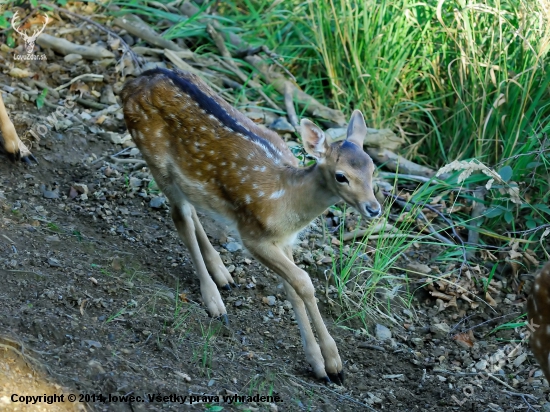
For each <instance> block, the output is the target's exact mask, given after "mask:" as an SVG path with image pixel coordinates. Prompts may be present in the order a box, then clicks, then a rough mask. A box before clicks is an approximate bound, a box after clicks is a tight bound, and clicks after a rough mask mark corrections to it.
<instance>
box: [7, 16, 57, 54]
mask: <svg viewBox="0 0 550 412" xmlns="http://www.w3.org/2000/svg"><path fill="white" fill-rule="evenodd" d="M44 20H45V21H44V25H43V26H42V28H41V29H40V30H34V32H33V34H32V36H29V35H28V34H27V32H26V31H20V30H19V29H20V28H21V27H22V25H21V24H20V25H19V27H15V26H16V24H17V23H16V21H17V12H15V14H14V15H13V18H12V19H11V27H13V30H15V31H16V32H17V33H19V34H20V35H21V36H23V40H25V50H26V51H27V54H31V53H32V52H33V50H34V45H35V42H36V39H37V38H38V36H40V34H41V33H42V32H43V31H44V29H45V28H46V25H47V24H48V15H47V14H44Z"/></svg>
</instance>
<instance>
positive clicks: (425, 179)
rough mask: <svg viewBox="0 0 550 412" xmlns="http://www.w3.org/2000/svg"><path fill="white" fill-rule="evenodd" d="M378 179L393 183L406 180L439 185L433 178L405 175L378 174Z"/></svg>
mask: <svg viewBox="0 0 550 412" xmlns="http://www.w3.org/2000/svg"><path fill="white" fill-rule="evenodd" d="M378 177H380V178H382V179H384V180H391V181H394V180H395V179H405V180H412V181H416V182H422V183H429V182H433V183H437V180H436V179H434V178H432V177H426V176H420V175H410V174H403V173H391V172H378Z"/></svg>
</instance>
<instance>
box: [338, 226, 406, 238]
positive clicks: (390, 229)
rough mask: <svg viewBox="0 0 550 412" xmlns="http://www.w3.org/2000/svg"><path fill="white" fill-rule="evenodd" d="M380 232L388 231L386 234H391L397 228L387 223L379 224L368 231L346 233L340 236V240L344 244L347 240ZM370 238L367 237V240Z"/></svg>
mask: <svg viewBox="0 0 550 412" xmlns="http://www.w3.org/2000/svg"><path fill="white" fill-rule="evenodd" d="M382 230H384V231H388V232H393V231H396V230H397V228H396V227H395V226H393V225H391V224H389V223H379V224H377V225H375V226H374V227H370V228H368V229H361V230H355V231H353V232H346V233H344V235H343V236H342V240H343V241H344V242H347V241H348V240H352V239H357V238H362V237H363V236H365V235H368V234H369V233H371V234H372V233H379V232H380V231H382ZM397 231H398V230H397ZM370 238H371V236H369V239H370Z"/></svg>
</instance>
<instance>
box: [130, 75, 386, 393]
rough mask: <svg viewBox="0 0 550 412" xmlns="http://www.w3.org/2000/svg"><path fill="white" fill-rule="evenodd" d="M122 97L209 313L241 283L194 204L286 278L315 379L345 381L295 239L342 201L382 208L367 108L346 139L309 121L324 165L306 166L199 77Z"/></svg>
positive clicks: (144, 81) (140, 82) (310, 139)
mask: <svg viewBox="0 0 550 412" xmlns="http://www.w3.org/2000/svg"><path fill="white" fill-rule="evenodd" d="M122 101H123V107H124V117H125V120H126V125H127V127H128V130H129V131H130V133H131V135H132V137H133V139H134V141H135V142H136V145H137V146H138V148H139V149H140V150H141V153H142V154H143V157H144V158H145V160H146V162H147V164H148V166H149V168H150V169H151V173H152V174H153V176H154V178H155V181H156V182H157V184H158V186H159V187H160V188H161V190H162V191H163V192H164V194H165V195H166V196H167V197H168V199H169V201H170V206H171V212H172V219H173V220H174V224H175V225H176V228H177V230H178V233H179V236H180V238H181V240H182V241H183V243H184V244H185V245H186V246H187V248H188V249H189V252H190V255H191V259H192V261H193V264H194V267H195V270H196V271H197V274H198V277H199V279H200V289H201V295H202V299H203V301H204V304H205V305H206V307H207V308H208V312H209V313H210V315H211V316H215V317H220V316H221V317H223V318H224V320H226V321H227V315H226V313H227V312H226V309H225V306H224V304H223V301H222V299H221V296H220V293H219V291H218V289H217V287H216V284H217V285H218V286H219V287H223V288H226V289H230V286H229V285H230V284H233V285H234V282H233V279H232V278H231V276H230V274H229V272H228V271H227V269H226V268H225V266H224V265H223V263H222V261H221V259H220V257H219V254H218V252H217V251H216V250H215V249H214V248H213V247H212V245H211V244H210V242H209V240H208V238H207V236H206V233H205V232H204V229H203V227H202V225H201V223H200V222H199V219H198V217H197V213H196V212H195V208H194V206H196V207H197V208H199V209H200V210H202V211H204V212H206V213H210V214H212V215H214V217H216V216H217V217H220V218H222V219H223V220H224V221H226V222H228V223H229V224H230V225H232V226H233V227H234V228H235V229H236V230H237V231H238V234H239V236H240V238H241V241H242V243H243V244H244V246H245V247H246V248H247V249H248V250H249V251H250V253H251V254H252V255H253V256H254V257H255V258H256V259H257V260H258V261H260V262H261V263H263V264H264V265H265V266H267V267H268V268H269V269H271V270H273V271H274V272H275V273H277V274H278V275H280V276H281V277H282V278H283V280H284V287H285V291H286V294H287V297H288V300H289V301H290V302H291V303H292V307H293V309H294V313H295V316H296V321H297V323H298V326H299V328H300V334H301V336H302V342H303V346H304V351H305V354H306V358H307V361H308V362H309V363H310V364H311V366H312V367H313V371H314V374H315V376H316V377H318V378H321V379H324V380H325V381H327V382H329V381H330V380H333V381H335V382H336V383H343V372H342V361H341V360H340V356H339V354H338V349H337V347H336V343H335V341H334V339H333V338H332V337H331V336H330V334H329V332H328V330H327V328H326V326H325V323H324V322H323V319H322V318H321V314H320V313H319V309H318V307H317V303H316V301H315V289H314V287H313V284H312V282H311V279H310V278H309V275H308V274H307V273H306V272H305V271H303V270H302V269H300V268H298V266H296V265H295V264H294V261H293V258H292V249H291V245H292V243H293V241H294V240H295V238H296V236H297V234H298V232H300V231H301V230H302V229H304V228H305V227H306V226H307V225H308V224H309V223H310V222H311V221H312V220H313V219H314V218H315V217H317V216H318V215H320V214H321V213H322V212H323V211H324V210H325V209H326V208H328V207H329V206H331V205H333V204H334V203H336V202H338V201H339V200H340V199H344V200H345V201H346V202H348V203H349V204H350V205H352V206H354V207H355V208H356V209H357V210H358V211H359V212H360V213H361V215H362V216H364V217H366V218H375V217H377V216H379V215H380V211H381V209H380V204H379V203H378V201H377V200H376V198H375V196H374V193H373V189H372V175H373V171H374V164H373V162H372V160H371V158H370V157H369V156H368V155H367V154H366V153H365V152H364V151H363V140H364V138H365V135H366V132H367V128H366V125H365V121H364V119H363V115H362V114H361V112H359V111H355V112H354V113H353V115H352V117H351V120H350V123H349V126H348V130H347V138H346V140H344V141H341V142H336V143H332V144H330V143H329V142H327V140H326V138H325V134H324V132H323V131H322V130H321V129H319V128H318V127H317V126H315V125H314V124H313V123H312V122H310V121H309V120H305V119H304V120H302V122H301V135H302V140H303V143H304V147H305V150H306V151H307V152H308V153H309V154H310V155H312V156H314V157H315V158H316V159H317V163H316V164H315V165H313V166H311V167H307V168H300V167H298V162H297V160H296V159H295V157H294V156H293V155H292V153H291V152H290V150H289V149H288V148H287V146H286V144H285V143H284V141H283V140H282V139H281V138H280V137H279V136H278V135H277V134H276V133H275V132H272V131H270V130H267V129H264V128H263V127H260V126H258V125H256V124H254V123H253V122H252V121H251V120H249V119H248V118H247V117H246V116H244V115H243V114H241V113H240V112H239V111H237V110H236V109H234V108H233V107H231V106H230V105H229V104H228V103H226V102H225V101H224V100H223V99H221V98H220V97H218V96H217V95H215V94H214V92H213V91H212V90H211V89H210V88H209V87H208V86H206V84H204V83H203V82H202V81H201V80H200V79H199V78H198V77H197V76H195V75H192V74H189V73H184V72H180V71H169V70H165V69H154V70H150V71H147V72H144V73H143V74H142V75H141V76H140V77H138V78H136V79H133V80H131V81H129V82H127V83H126V85H125V86H124V89H123V91H122ZM193 205H194V206H193ZM307 314H309V317H310V318H311V322H312V323H313V326H314V327H315V330H316V331H317V336H318V338H319V344H317V341H316V340H315V336H314V335H313V331H312V328H311V325H310V322H309V319H308V316H307Z"/></svg>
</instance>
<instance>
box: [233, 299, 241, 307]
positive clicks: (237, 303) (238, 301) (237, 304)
mask: <svg viewBox="0 0 550 412" xmlns="http://www.w3.org/2000/svg"><path fill="white" fill-rule="evenodd" d="M233 305H235V307H237V308H238V307H239V306H242V305H243V301H242V300H240V299H239V300H237V301H235V303H234V304H233Z"/></svg>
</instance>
